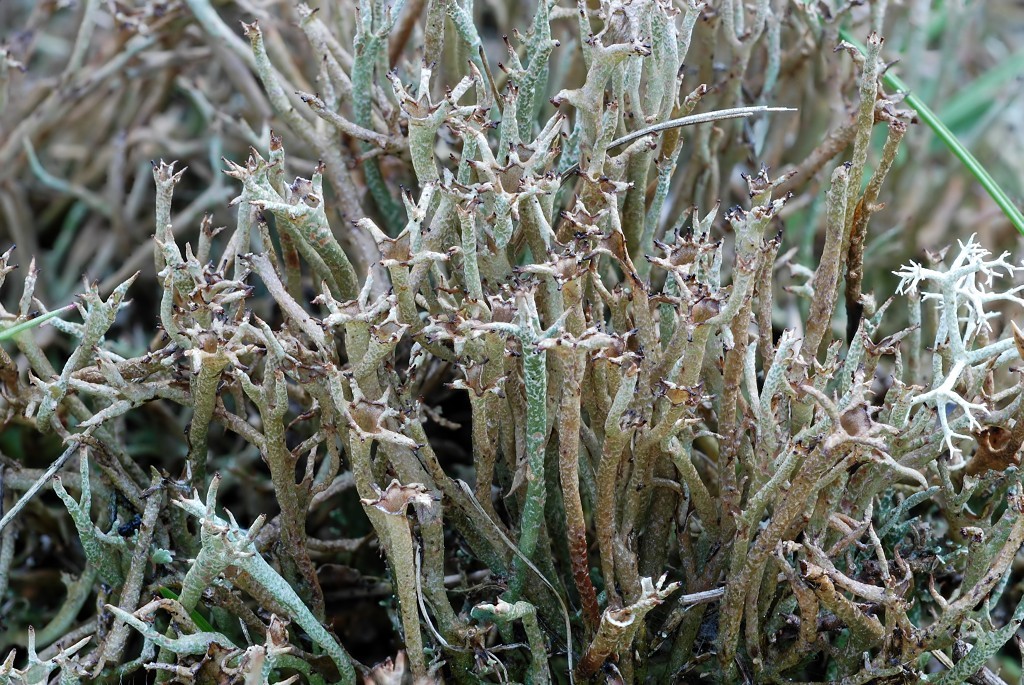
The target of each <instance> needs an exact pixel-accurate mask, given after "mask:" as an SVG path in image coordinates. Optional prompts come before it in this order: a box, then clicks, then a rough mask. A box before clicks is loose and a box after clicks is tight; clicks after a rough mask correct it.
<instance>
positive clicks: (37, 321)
mask: <svg viewBox="0 0 1024 685" xmlns="http://www.w3.org/2000/svg"><path fill="white" fill-rule="evenodd" d="M74 308H75V305H73V304H69V305H67V306H66V307H61V308H60V309H54V310H53V311H52V312H47V313H46V314H43V315H42V316H37V317H36V318H34V319H29V320H28V321H22V322H21V323H19V324H15V325H13V326H11V327H10V328H5V329H3V330H2V331H0V340H9V339H11V338H13V337H14V336H16V335H18V334H19V333H21V332H22V331H27V330H28V329H30V328H35V327H36V326H42V325H43V324H44V323H46V322H47V321H49V320H50V319H52V318H54V317H57V316H61V315H62V314H66V313H67V312H70V311H71V310H72V309H74Z"/></svg>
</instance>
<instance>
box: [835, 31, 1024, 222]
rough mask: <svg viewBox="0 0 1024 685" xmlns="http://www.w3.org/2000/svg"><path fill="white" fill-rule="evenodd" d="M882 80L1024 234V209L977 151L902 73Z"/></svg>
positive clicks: (858, 45)
mask: <svg viewBox="0 0 1024 685" xmlns="http://www.w3.org/2000/svg"><path fill="white" fill-rule="evenodd" d="M839 36H840V37H841V38H842V39H843V40H845V41H846V42H847V43H849V44H850V45H853V46H854V47H856V48H857V49H858V50H860V52H861V53H862V54H865V53H866V49H865V47H864V46H863V45H862V44H861V43H859V42H858V41H857V40H855V39H854V38H852V37H851V36H850V34H849V32H848V31H846V30H844V29H841V30H840V31H839ZM882 81H883V82H884V83H885V85H886V86H888V87H889V88H892V89H893V90H895V91H897V92H899V93H901V94H903V95H904V100H903V101H904V102H906V103H907V105H908V106H909V107H910V108H911V109H913V110H914V111H915V112H917V115H918V116H919V117H921V121H923V122H924V123H926V124H928V126H929V127H930V128H931V129H932V131H934V132H935V135H937V136H938V137H939V140H941V141H942V143H943V144H944V145H945V146H946V147H947V148H949V149H950V151H951V152H952V153H953V154H954V155H956V157H957V159H959V160H960V162H961V163H962V164H963V165H964V166H965V167H967V170H968V171H970V172H971V174H972V175H973V176H974V178H976V179H977V180H978V183H980V184H981V186H982V187H983V188H984V189H985V191H986V192H987V193H988V194H989V196H990V197H991V198H992V199H993V200H994V201H995V203H996V205H998V206H999V208H1000V209H1001V210H1003V214H1005V215H1006V218H1007V219H1009V220H1010V223H1011V224H1013V227H1014V228H1016V229H1017V232H1018V233H1020V234H1021V235H1024V214H1022V213H1021V211H1020V209H1019V208H1018V207H1017V206H1016V205H1015V204H1014V203H1013V201H1012V200H1010V198H1009V196H1008V195H1007V194H1006V193H1005V192H1004V191H1003V189H1002V188H1000V187H999V184H998V183H996V180H995V179H994V178H992V176H991V174H989V173H988V170H987V169H985V167H984V166H982V165H981V163H980V162H979V161H978V160H977V159H975V157H974V155H972V154H971V152H970V150H968V149H967V148H966V147H964V145H963V143H961V142H960V140H959V139H958V138H957V137H956V135H954V134H953V132H952V131H950V130H949V128H948V127H947V126H946V125H945V124H944V123H943V122H942V120H941V119H939V117H938V116H937V115H936V114H935V112H933V111H932V110H931V108H930V107H928V105H926V104H925V103H924V102H923V101H921V100H920V99H919V98H918V97H917V96H916V95H914V94H913V93H912V92H911V91H910V87H909V86H907V84H906V83H904V82H903V79H901V78H900V77H899V76H896V75H895V74H893V73H892V72H891V71H889V72H886V73H885V75H884V76H883V77H882Z"/></svg>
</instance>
